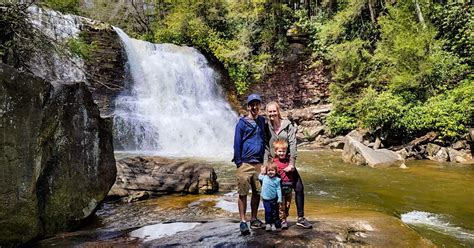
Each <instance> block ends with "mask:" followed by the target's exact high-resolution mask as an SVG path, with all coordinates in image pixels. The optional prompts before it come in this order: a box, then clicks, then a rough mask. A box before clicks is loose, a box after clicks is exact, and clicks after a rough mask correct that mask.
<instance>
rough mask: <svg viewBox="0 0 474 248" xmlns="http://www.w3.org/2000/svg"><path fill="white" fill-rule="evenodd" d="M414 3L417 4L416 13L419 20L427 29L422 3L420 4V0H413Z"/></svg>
mask: <svg viewBox="0 0 474 248" xmlns="http://www.w3.org/2000/svg"><path fill="white" fill-rule="evenodd" d="M413 4H414V5H415V10H416V15H417V16H418V21H419V22H420V23H421V25H422V26H423V29H426V24H425V19H423V14H422V13H421V8H420V5H419V4H418V0H413Z"/></svg>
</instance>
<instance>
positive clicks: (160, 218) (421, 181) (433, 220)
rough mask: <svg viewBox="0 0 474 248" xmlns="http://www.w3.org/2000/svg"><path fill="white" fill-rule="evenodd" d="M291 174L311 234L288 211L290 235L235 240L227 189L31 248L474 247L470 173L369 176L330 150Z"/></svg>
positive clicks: (105, 219) (426, 167) (105, 220)
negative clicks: (298, 182)
mask: <svg viewBox="0 0 474 248" xmlns="http://www.w3.org/2000/svg"><path fill="white" fill-rule="evenodd" d="M297 166H298V170H299V171H300V173H301V175H302V177H303V181H304V182H305V192H306V200H305V202H306V203H305V204H306V205H305V215H306V217H307V218H308V219H309V220H310V221H311V222H312V223H313V224H314V229H313V230H304V229H299V228H297V227H296V226H294V223H295V217H294V216H296V214H295V212H294V210H295V209H294V205H292V209H291V212H290V224H291V227H290V229H289V230H286V231H282V232H279V233H271V232H270V233H266V232H265V231H263V230H258V231H256V232H253V234H252V235H250V236H248V237H241V236H240V234H239V232H238V223H237V220H238V214H237V209H236V207H237V206H236V204H235V198H236V197H235V192H234V191H232V189H231V188H230V189H229V190H225V191H222V189H221V191H220V192H219V193H218V194H213V195H165V196H161V197H158V198H154V199H150V200H146V201H139V202H134V203H125V204H124V203H119V202H117V203H113V202H108V203H105V204H103V205H102V207H101V208H100V209H99V210H98V211H97V212H96V214H95V217H94V219H93V221H92V222H91V223H90V224H89V225H88V226H86V227H84V228H83V229H82V230H80V231H79V232H75V233H68V234H61V235H57V236H55V237H53V238H51V239H47V240H43V241H40V242H39V243H37V244H35V245H36V246H40V247H48V246H52V245H56V246H71V245H78V246H86V247H96V246H104V245H106V246H107V245H127V246H134V247H143V246H145V247H147V246H153V247H155V246H165V245H178V246H191V245H194V246H195V245H202V246H226V245H227V246H248V245H259V246H264V247H267V246H285V245H289V244H291V245H301V246H307V247H321V246H334V245H340V246H375V247H381V246H386V247H434V246H443V245H444V246H449V247H465V246H466V245H467V246H469V245H472V244H473V243H474V238H473V233H474V232H473V231H472V230H474V219H473V218H472V216H471V213H472V211H474V209H472V206H473V205H474V203H473V202H472V199H474V197H473V196H472V192H471V191H469V190H466V189H469V188H471V187H473V186H474V185H472V184H473V182H474V180H473V179H474V172H473V170H472V168H471V167H467V166H460V165H459V164H455V163H444V164H443V163H438V162H434V161H427V160H418V161H409V162H408V163H407V166H408V168H407V169H400V168H395V167H391V168H379V169H373V168H367V167H358V166H353V165H350V164H346V163H344V162H342V159H341V158H340V153H339V152H334V151H329V150H317V151H301V152H300V156H299V164H298V165H297ZM213 167H214V168H215V170H216V173H217V175H218V180H219V182H230V181H232V175H233V172H234V171H235V167H234V165H232V164H230V163H224V162H213ZM432 185H438V186H437V187H432ZM261 209H262V210H263V208H261ZM262 210H261V211H260V212H259V216H260V218H263V211H262ZM193 223H198V224H193ZM150 230H153V231H152V232H151V233H150ZM173 230H175V231H173ZM178 231H181V232H178ZM166 232H167V233H168V236H166V235H165V234H166ZM170 232H171V233H170ZM137 233H139V234H137ZM140 233H141V234H140ZM155 234H156V235H157V236H152V235H155ZM161 234H163V235H161ZM147 235H149V236H150V237H146V236H147ZM160 235H161V236H160Z"/></svg>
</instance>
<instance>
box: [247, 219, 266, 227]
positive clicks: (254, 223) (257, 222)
mask: <svg viewBox="0 0 474 248" xmlns="http://www.w3.org/2000/svg"><path fill="white" fill-rule="evenodd" d="M263 227H264V225H263V223H262V222H261V221H260V220H259V219H255V220H251V221H250V228H263Z"/></svg>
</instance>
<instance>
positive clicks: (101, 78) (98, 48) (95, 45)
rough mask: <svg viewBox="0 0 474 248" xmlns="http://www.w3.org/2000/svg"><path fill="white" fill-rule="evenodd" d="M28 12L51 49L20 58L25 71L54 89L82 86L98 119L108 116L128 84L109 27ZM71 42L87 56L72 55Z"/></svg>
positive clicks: (116, 41) (119, 49)
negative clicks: (90, 99) (92, 103)
mask: <svg viewBox="0 0 474 248" xmlns="http://www.w3.org/2000/svg"><path fill="white" fill-rule="evenodd" d="M28 12H29V15H30V19H31V22H32V23H33V25H34V27H35V28H37V29H38V31H40V32H42V33H43V35H44V36H43V37H44V38H43V39H45V38H46V37H48V38H49V41H48V43H51V46H48V47H47V48H45V46H44V45H41V46H38V48H37V49H38V50H37V51H34V53H33V54H34V56H30V57H28V58H21V59H24V60H25V61H28V63H27V67H28V68H27V70H28V71H31V72H32V73H33V74H34V75H36V76H38V77H41V78H43V79H44V80H46V81H48V82H50V83H52V84H53V86H55V87H56V86H58V85H61V84H70V83H77V82H85V83H86V85H87V87H88V89H89V91H90V92H91V93H92V96H93V99H94V101H95V103H96V104H97V105H98V106H99V110H100V113H101V115H102V116H110V115H111V114H112V113H113V107H114V106H113V100H114V99H115V97H116V96H117V95H118V94H119V93H120V92H121V91H122V90H123V89H124V88H125V87H126V82H127V81H128V78H127V75H126V71H127V70H126V65H125V63H126V53H125V50H124V48H123V45H122V43H121V41H120V38H119V37H118V35H117V33H116V32H115V31H114V30H113V28H112V26H111V25H109V24H106V23H103V22H99V21H96V20H92V19H89V18H85V17H81V16H76V15H71V14H67V15H66V14H62V13H60V12H57V11H53V10H50V9H46V8H41V7H38V6H35V5H32V6H30V7H29V8H28ZM38 33H39V32H38ZM72 40H75V41H76V42H78V43H80V45H81V47H84V49H89V50H90V51H89V55H88V56H78V55H77V54H74V53H73V52H71V51H70V45H68V42H69V41H72ZM11 42H16V41H11ZM45 43H47V42H46V41H45Z"/></svg>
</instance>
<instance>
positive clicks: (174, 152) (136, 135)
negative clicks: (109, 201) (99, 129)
mask: <svg viewBox="0 0 474 248" xmlns="http://www.w3.org/2000/svg"><path fill="white" fill-rule="evenodd" d="M115 30H116V32H117V33H118V34H119V36H120V38H121V40H122V42H123V43H124V46H125V49H126V52H127V56H128V64H129V67H130V73H131V76H132V78H133V83H132V87H131V89H130V91H127V92H124V93H123V94H122V95H121V96H119V97H118V98H117V99H116V102H115V105H116V110H115V113H114V116H115V117H114V118H115V119H114V125H115V127H114V136H115V148H116V150H125V151H128V152H130V151H131V152H134V151H135V152H139V153H152V154H159V155H165V156H179V157H206V158H215V159H223V160H228V159H229V160H230V158H231V156H232V154H231V153H232V143H233V132H234V127H235V124H236V122H237V115H236V114H235V113H234V112H233V111H232V110H231V108H230V106H229V104H228V103H227V102H226V101H225V100H224V98H223V93H222V91H221V89H220V88H219V87H218V85H217V84H216V76H217V75H216V73H215V72H214V71H213V70H212V69H211V68H210V67H209V65H208V62H207V60H206V58H205V57H204V56H203V55H202V54H201V53H199V52H198V51H197V50H196V49H194V48H191V47H185V46H176V45H172V44H152V43H149V42H145V41H140V40H136V39H131V38H129V37H128V36H127V35H126V34H125V33H124V32H123V31H122V30H120V29H118V28H115Z"/></svg>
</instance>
